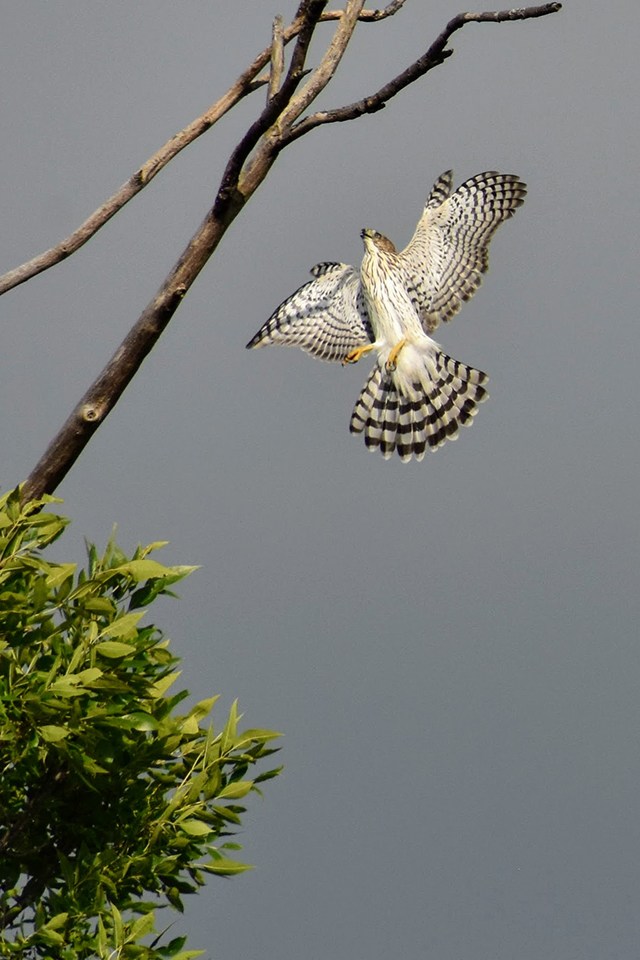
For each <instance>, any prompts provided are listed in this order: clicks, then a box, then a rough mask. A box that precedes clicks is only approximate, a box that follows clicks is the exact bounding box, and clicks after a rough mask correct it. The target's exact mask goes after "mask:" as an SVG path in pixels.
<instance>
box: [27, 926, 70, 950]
mask: <svg viewBox="0 0 640 960" xmlns="http://www.w3.org/2000/svg"><path fill="white" fill-rule="evenodd" d="M33 936H34V939H35V940H42V942H43V943H46V944H47V946H49V947H61V946H63V945H64V937H62V936H60V934H59V933H56V931H55V930H47V928H46V927H41V928H40V930H37V931H36V932H35V933H34V935H33Z"/></svg>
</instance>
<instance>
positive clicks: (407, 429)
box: [349, 350, 489, 462]
mask: <svg viewBox="0 0 640 960" xmlns="http://www.w3.org/2000/svg"><path fill="white" fill-rule="evenodd" d="M433 360H434V362H433V373H432V374H431V375H430V383H429V384H425V383H424V381H423V382H417V383H415V384H414V385H413V390H412V396H405V395H403V394H402V393H400V391H399V390H398V389H397V387H396V384H395V382H394V379H393V375H392V374H389V373H387V372H386V371H385V369H384V368H383V367H381V366H380V365H376V366H375V367H374V369H373V371H372V372H371V376H370V377H369V379H368V380H367V382H366V383H365V385H364V387H363V389H362V393H361V394H360V396H359V398H358V401H357V403H356V405H355V407H354V410H353V413H352V415H351V423H350V424H349V430H350V431H351V433H363V434H364V442H365V445H366V446H367V448H368V449H369V450H380V452H381V453H382V456H383V457H384V458H385V460H387V459H388V458H389V457H391V456H392V454H393V453H394V452H397V453H398V455H399V456H400V459H401V460H403V461H405V462H406V461H407V460H411V458H412V457H415V458H416V460H422V459H423V457H424V455H425V453H426V452H427V450H428V449H431V450H436V449H437V448H438V447H441V446H442V444H443V443H444V442H445V441H446V440H455V439H456V437H457V435H458V427H459V426H460V424H462V425H463V426H470V425H471V424H472V423H473V417H475V415H476V413H477V412H478V404H479V403H481V402H482V401H483V400H486V399H487V397H488V396H489V395H488V393H487V391H486V388H485V387H484V386H483V384H484V383H486V382H487V380H488V379H489V378H488V377H487V375H486V373H483V372H482V371H481V370H475V369H474V368H473V367H468V366H467V365H466V364H464V363H460V362H459V361H458V360H453V359H452V358H451V357H448V356H447V355H446V354H445V353H443V352H442V351H441V350H436V352H435V355H434V358H433Z"/></svg>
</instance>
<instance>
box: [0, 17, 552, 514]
mask: <svg viewBox="0 0 640 960" xmlns="http://www.w3.org/2000/svg"><path fill="white" fill-rule="evenodd" d="M326 2H327V0H302V2H301V3H300V5H299V7H298V11H297V14H296V18H295V19H294V21H293V23H292V24H291V25H290V26H289V27H287V28H286V29H285V30H283V31H282V34H281V35H280V31H279V30H278V29H276V32H275V35H274V39H273V40H272V43H271V45H270V46H269V47H268V48H267V49H266V50H265V51H263V53H262V54H260V55H259V57H257V58H256V59H255V60H254V62H253V63H252V64H251V66H250V67H249V68H247V70H246V71H245V72H244V73H243V74H242V76H241V77H240V79H239V80H238V81H236V84H234V86H233V87H232V88H231V90H230V91H228V93H227V94H226V95H225V97H223V98H222V99H221V100H220V101H218V103H217V104H216V105H214V107H213V108H211V111H209V113H208V114H205V115H203V116H204V117H207V121H206V123H207V124H208V126H205V127H204V128H203V129H208V127H210V126H211V125H212V124H213V123H214V122H215V119H218V118H219V117H220V116H222V115H223V113H225V112H227V110H228V109H230V108H231V107H232V106H233V105H234V104H235V103H237V102H238V100H239V99H241V98H242V97H243V96H245V95H246V94H247V93H248V92H251V90H252V89H257V86H258V85H266V84H268V83H269V81H270V76H271V77H272V78H273V79H272V83H271V85H270V88H269V93H270V96H269V97H268V100H267V104H266V106H265V107H264V109H263V110H262V112H261V114H260V116H259V117H258V118H257V120H256V121H255V122H254V123H253V124H252V125H251V127H250V128H249V130H248V131H247V133H246V134H245V135H244V137H243V138H242V140H241V141H240V143H239V144H238V145H237V146H236V148H235V149H234V150H233V152H232V154H231V156H230V158H229V161H228V163H227V166H226V169H225V171H224V174H223V177H222V181H221V183H220V187H219V189H218V193H217V195H216V198H215V201H214V204H213V206H212V208H211V210H210V211H209V213H208V214H207V215H206V217H205V219H204V220H203V222H202V224H201V225H200V227H199V228H198V230H197V231H196V233H195V234H194V236H193V237H192V239H191V240H190V242H189V244H188V246H187V247H186V249H185V250H184V252H183V253H182V255H181V257H180V258H179V260H178V262H177V263H176V265H175V266H174V267H173V269H172V270H171V272H170V274H169V276H168V277H167V279H166V280H165V282H164V283H163V284H162V286H161V288H160V290H159V291H158V293H157V294H156V296H155V297H154V298H153V300H152V301H151V302H150V303H149V304H148V306H147V307H146V308H145V310H144V312H143V313H142V315H141V317H140V318H139V320H138V321H137V322H136V324H135V325H134V326H133V327H132V329H131V330H130V332H129V333H128V335H127V336H126V337H125V339H124V341H123V342H122V344H121V345H120V347H119V348H118V350H117V351H116V353H115V354H114V356H113V357H112V358H111V360H110V361H109V363H108V364H107V366H106V367H105V368H104V370H103V371H102V373H101V374H100V375H99V376H98V378H97V379H96V381H95V382H94V383H93V384H92V385H91V387H90V388H89V390H88V391H87V393H86V394H85V395H84V397H83V398H82V399H81V401H80V402H79V404H78V405H77V406H76V407H75V409H74V410H73V412H72V413H71V415H70V417H69V418H68V420H67V421H66V423H65V424H64V425H63V427H62V429H61V430H60V432H59V433H58V435H57V436H56V437H55V438H54V440H53V441H52V443H51V444H50V446H49V447H48V449H47V450H46V452H45V454H44V456H43V457H42V458H41V460H40V461H39V462H38V464H37V465H36V467H35V468H34V470H33V471H32V473H31V475H30V476H29V478H28V479H27V481H26V483H25V484H24V485H23V488H22V499H23V501H24V502H26V501H28V500H31V499H35V498H38V497H41V496H42V494H44V493H52V492H53V491H54V490H55V489H56V487H57V486H58V484H59V483H60V482H61V481H62V479H63V478H64V477H65V475H66V474H67V472H68V471H69V469H70V468H71V466H72V465H73V464H74V463H75V461H76V460H77V459H78V457H79V456H80V454H81V452H82V450H83V449H84V447H85V446H86V444H87V443H88V442H89V440H90V439H91V437H92V436H93V434H94V433H95V431H96V430H97V428H98V427H99V426H100V424H101V423H102V422H103V421H104V419H105V418H106V417H107V415H108V414H109V412H110V411H111V410H112V409H113V407H114V406H115V404H116V403H117V401H118V400H119V398H120V397H121V395H122V393H123V392H124V390H125V389H126V387H127V385H128V384H129V383H130V381H131V380H132V378H133V377H134V376H135V374H136V373H137V371H138V369H139V368H140V365H141V364H142V362H143V360H144V358H145V357H146V356H147V354H148V353H149V352H150V350H151V349H152V348H153V347H154V345H155V344H156V343H157V341H158V339H159V337H160V336H161V334H162V332H163V331H164V329H165V328H166V326H167V324H168V323H169V321H170V320H171V317H172V316H173V315H174V313H175V311H176V310H177V308H178V306H179V305H180V303H181V301H182V298H183V297H184V295H185V294H186V292H187V291H188V290H189V288H190V287H191V285H192V284H193V282H194V281H195V279H196V277H197V276H198V274H199V273H200V271H201V270H202V268H203V267H204V265H205V264H206V262H207V261H208V259H209V258H210V257H211V255H212V254H213V252H214V251H215V250H216V248H217V246H218V244H219V243H220V240H221V239H222V237H223V236H224V233H225V232H226V230H227V228H228V227H229V225H230V224H231V223H232V222H233V221H234V220H235V218H236V217H237V216H238V214H239V213H240V211H241V210H242V209H243V207H244V205H245V204H246V202H247V201H248V200H249V198H250V197H251V196H252V195H253V193H254V192H255V190H256V189H257V188H258V187H259V186H260V184H261V183H262V182H263V180H264V179H265V177H266V176H267V174H268V172H269V170H270V169H271V167H272V165H273V163H274V162H275V161H276V159H277V157H278V154H279V153H280V151H281V150H282V149H284V147H285V146H287V145H288V144H289V143H291V142H292V141H293V140H295V139H298V138H299V137H301V136H303V135H304V134H305V133H307V132H309V131H310V130H312V129H314V128H315V127H317V126H320V125H321V124H324V123H331V122H339V121H344V120H350V119H355V118H356V117H358V116H362V115H363V114H364V113H371V112H375V111H376V110H379V109H381V108H382V107H383V106H384V105H385V103H386V102H388V100H390V99H391V98H392V97H394V96H395V95H396V94H397V93H399V92H400V91H401V90H402V89H404V88H405V87H406V86H408V85H409V84H411V83H414V82H415V81H416V80H417V79H419V78H420V77H422V76H424V74H425V73H427V72H428V71H429V70H431V69H432V68H433V67H435V66H437V65H438V64H440V63H443V62H444V60H446V59H447V58H448V57H449V56H451V54H452V52H453V51H452V50H448V49H446V47H447V44H448V42H449V40H450V38H451V36H452V35H453V33H455V32H456V31H457V30H459V29H460V28H461V27H463V26H464V25H465V24H467V23H472V22H488V23H501V22H506V21H514V20H528V19H533V18H535V17H542V16H546V15H547V14H550V13H555V12H556V11H558V10H559V9H560V8H561V4H560V3H546V4H543V5H542V6H535V7H525V8H522V9H517V10H504V11H494V12H486V13H461V14H458V16H457V17H454V18H453V20H451V21H449V23H448V24H447V26H446V27H445V29H444V30H443V31H442V33H441V34H440V36H439V37H438V38H437V39H436V40H435V41H434V43H433V44H432V45H431V46H430V48H429V49H428V50H427V52H426V53H425V54H424V56H423V57H421V58H419V60H417V61H415V63H414V64H412V65H411V66H410V67H408V68H407V70H405V71H403V73H401V74H400V75H399V76H397V77H395V78H394V79H393V80H391V81H390V82H389V83H387V84H385V85H384V86H383V87H381V88H380V90H378V91H377V92H375V93H374V94H372V95H370V96H369V97H365V98H364V99H363V100H360V101H358V102H357V103H355V104H350V105H348V106H345V107H341V108H338V109H337V110H333V111H327V112H321V113H316V114H312V115H310V116H308V117H306V118H303V119H300V118H301V116H302V114H303V113H304V112H305V111H306V110H307V109H308V107H309V106H310V104H311V103H312V102H313V101H314V100H315V99H316V97H317V96H318V94H319V93H320V92H321V91H322V90H323V89H324V88H325V87H326V85H327V84H328V82H329V81H330V80H331V78H332V77H333V75H334V73H335V71H336V69H337V66H338V64H339V62H340V60H341V58H342V56H343V55H344V52H345V50H346V48H347V46H348V44H349V41H350V39H351V37H352V35H353V31H354V29H355V27H356V25H357V23H358V21H359V20H369V21H370V22H376V21H378V20H381V19H384V18H385V17H388V16H391V15H392V14H394V13H396V12H397V11H398V10H399V9H400V8H401V7H402V5H403V2H404V0H395V2H392V3H389V4H388V6H387V7H385V9H384V10H382V11H364V10H363V6H364V0H346V3H345V8H344V10H342V11H329V12H326V11H325V10H324V7H325V6H326ZM324 20H337V21H338V24H337V27H336V30H335V33H334V35H333V37H332V39H331V41H330V43H329V44H328V46H327V49H326V52H325V53H324V55H323V57H322V58H321V60H320V63H319V65H318V66H317V67H316V68H315V69H314V70H311V71H310V70H308V69H307V68H306V66H305V64H306V58H307V54H308V50H309V44H310V42H311V39H312V37H313V35H314V32H315V30H316V27H317V25H318V23H320V22H321V21H324ZM280 36H281V37H282V40H280V39H279V38H280ZM293 37H295V38H296V43H295V46H294V49H293V53H292V55H291V59H290V61H289V67H288V69H287V71H286V73H285V71H284V69H282V70H281V68H280V65H279V54H278V51H277V47H278V46H279V45H280V44H281V43H282V44H285V43H287V42H288V41H289V40H291V39H292V38H293ZM274 51H275V54H274ZM270 61H271V71H270V72H269V73H268V74H266V75H265V76H264V77H260V78H259V84H258V82H257V81H256V77H257V76H258V74H259V72H260V71H261V70H263V69H264V68H265V67H266V65H267V64H268V63H269V62H270ZM278 74H281V75H282V74H284V79H283V80H282V81H281V82H276V81H278ZM303 80H304V81H305V82H304V83H302V81H303ZM301 84H302V86H300V85H301ZM213 117H215V119H212V118H213ZM203 122H205V121H204V120H203V117H201V118H199V120H198V121H194V124H192V125H191V126H190V127H188V128H186V130H187V131H191V133H189V134H187V133H186V132H185V131H183V133H182V134H180V135H178V136H179V137H183V136H184V142H182V141H181V143H182V145H181V146H179V148H178V149H182V148H183V146H185V145H186V142H191V140H189V139H188V137H189V136H191V139H194V138H195V137H194V136H193V135H192V134H193V129H194V128H198V129H199V127H198V125H200V126H202V124H203ZM194 125H195V127H194ZM200 132H203V130H200ZM196 135H199V133H197V134H196ZM170 143H171V142H170ZM169 148H170V144H167V145H166V146H165V147H164V148H163V149H162V151H160V152H159V153H158V154H156V155H155V156H154V157H152V158H151V160H150V161H149V162H148V163H147V164H145V166H144V167H142V168H141V170H140V171H138V173H137V174H136V175H135V176H134V178H132V180H131V181H129V182H128V184H125V186H124V187H123V188H121V191H123V190H125V188H128V189H129V190H133V193H135V192H138V190H139V189H142V186H143V185H144V183H146V182H148V181H149V180H150V179H151V178H152V177H153V176H155V174H156V173H157V172H158V170H159V169H161V166H164V165H166V163H167V162H168V160H169V159H171V156H169V153H170V149H169ZM163 151H164V152H163ZM177 152H178V150H174V152H173V154H172V155H173V156H175V153H177ZM167 158H168V159H167ZM136 178H138V179H137V180H136ZM134 180H136V183H135V184H134V183H132V181H134ZM138 181H140V182H138ZM142 181H144V182H142ZM121 191H119V193H121ZM133 193H131V194H130V195H131V196H133ZM115 196H116V197H118V194H116V195H115ZM127 199H130V197H128V198H127ZM117 202H119V203H120V206H122V205H123V204H122V202H120V201H115V198H111V201H108V202H107V204H105V207H108V205H109V204H112V207H110V208H109V209H110V210H111V212H110V213H108V216H106V218H105V219H104V220H103V221H102V222H106V219H108V218H109V217H110V216H113V213H115V212H116V209H120V206H115V208H114V203H117ZM124 202H126V200H125V201H124ZM105 207H103V208H101V210H100V211H97V212H96V214H94V215H93V216H94V218H96V217H97V218H98V219H99V216H98V215H100V216H104V214H103V213H101V211H104V209H105ZM92 219H93V218H90V219H89V221H87V223H86V224H84V225H83V227H81V228H80V231H83V230H84V229H85V228H86V230H88V229H90V228H89V227H87V225H88V224H90V222H91V221H92ZM100 225H101V223H99V224H98V226H96V227H95V229H93V230H92V232H90V233H88V235H85V236H84V239H81V240H80V242H78V243H76V246H75V247H73V249H77V247H78V246H80V245H81V244H82V243H84V242H86V240H87V239H88V238H89V236H91V235H92V233H95V230H96V229H98V228H99V226H100ZM94 226H95V224H94ZM80 231H76V234H78V233H79V232H80ZM76 234H74V235H72V237H76ZM68 239H69V241H71V240H72V238H68ZM76 239H77V238H76ZM67 242H68V241H65V243H67ZM74 242H75V241H74ZM71 246H72V244H70V245H69V248H68V249H67V248H65V251H64V252H63V254H62V256H59V257H58V259H62V258H63V257H64V256H68V255H69V253H71V252H73V250H72V249H71ZM55 249H56V248H54V250H55ZM52 253H53V251H48V253H47V254H43V255H42V257H44V258H46V257H47V256H48V255H50V254H52ZM37 259H38V258H36V260H37ZM40 259H42V258H40ZM34 262H35V261H31V264H26V265H24V267H22V268H18V271H20V270H25V268H29V267H31V265H32V264H33V263H34ZM53 262H57V261H56V260H54V261H53ZM51 265H52V264H51V263H48V264H46V265H45V266H41V267H40V269H39V270H35V271H34V270H33V269H32V272H31V273H29V274H28V276H33V275H34V272H40V270H42V269H46V267H47V266H51ZM13 273H16V271H13ZM7 276H9V275H7ZM28 276H27V275H25V276H22V277H21V278H20V279H17V280H14V282H13V283H12V284H11V285H12V286H15V285H16V284H17V283H21V282H23V281H24V280H26V279H28ZM1 283H2V278H0V293H1V292H2V291H3V287H2V285H1ZM4 289H9V287H7V286H5V287H4Z"/></svg>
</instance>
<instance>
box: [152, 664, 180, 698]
mask: <svg viewBox="0 0 640 960" xmlns="http://www.w3.org/2000/svg"><path fill="white" fill-rule="evenodd" d="M181 673H182V670H178V671H177V672H176V673H168V674H167V676H166V677H163V678H162V680H157V681H156V682H155V683H154V684H153V687H152V688H151V690H150V691H149V692H150V694H151V696H152V697H161V696H162V695H163V694H164V693H166V692H167V690H168V689H169V687H170V686H171V684H172V683H175V682H176V680H177V679H178V677H179V676H180V674H181Z"/></svg>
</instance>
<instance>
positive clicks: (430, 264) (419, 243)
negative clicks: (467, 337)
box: [400, 170, 527, 333]
mask: <svg viewBox="0 0 640 960" xmlns="http://www.w3.org/2000/svg"><path fill="white" fill-rule="evenodd" d="M450 188H451V171H447V172H446V173H444V174H443V175H442V176H441V177H440V178H439V179H438V180H437V181H436V183H435V185H434V188H433V190H432V191H431V194H430V195H429V198H428V200H427V203H426V205H425V208H424V212H423V214H422V217H421V219H420V222H419V223H418V226H417V228H416V231H415V233H414V235H413V238H412V239H411V242H410V243H409V245H408V246H407V247H406V248H405V249H404V250H403V251H402V253H401V254H400V259H401V261H402V262H403V264H404V271H405V276H406V281H407V289H408V291H409V294H410V296H411V299H412V301H413V303H414V305H415V307H416V310H417V311H418V313H419V314H420V317H421V319H422V325H423V327H424V329H425V331H426V332H427V333H430V332H431V331H432V330H435V328H436V327H437V326H438V324H439V323H440V321H441V320H444V321H447V320H450V319H451V317H453V316H454V315H455V314H456V313H457V312H458V310H459V309H460V307H461V306H462V303H463V302H464V301H465V300H469V298H470V297H472V296H473V294H474V293H475V291H476V290H477V289H478V287H479V286H480V284H481V283H482V274H483V273H486V271H487V270H488V268H489V251H488V247H489V243H490V241H491V238H492V236H493V235H494V233H495V232H496V230H497V229H498V227H499V226H500V224H501V223H503V222H504V221H505V220H508V219H509V218H510V217H512V216H513V214H514V213H515V211H516V210H517V209H518V207H520V206H521V205H522V204H523V203H524V197H525V195H526V192H527V190H526V184H524V183H523V182H522V181H521V180H520V179H519V178H518V177H517V176H516V175H515V174H511V173H497V172H496V171H495V170H488V171H486V172H485V173H479V174H477V176H475V177H471V179H469V180H466V181H465V182H464V183H463V184H462V186H460V187H458V189H457V190H456V191H455V193H453V194H451V195H449V191H450Z"/></svg>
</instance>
